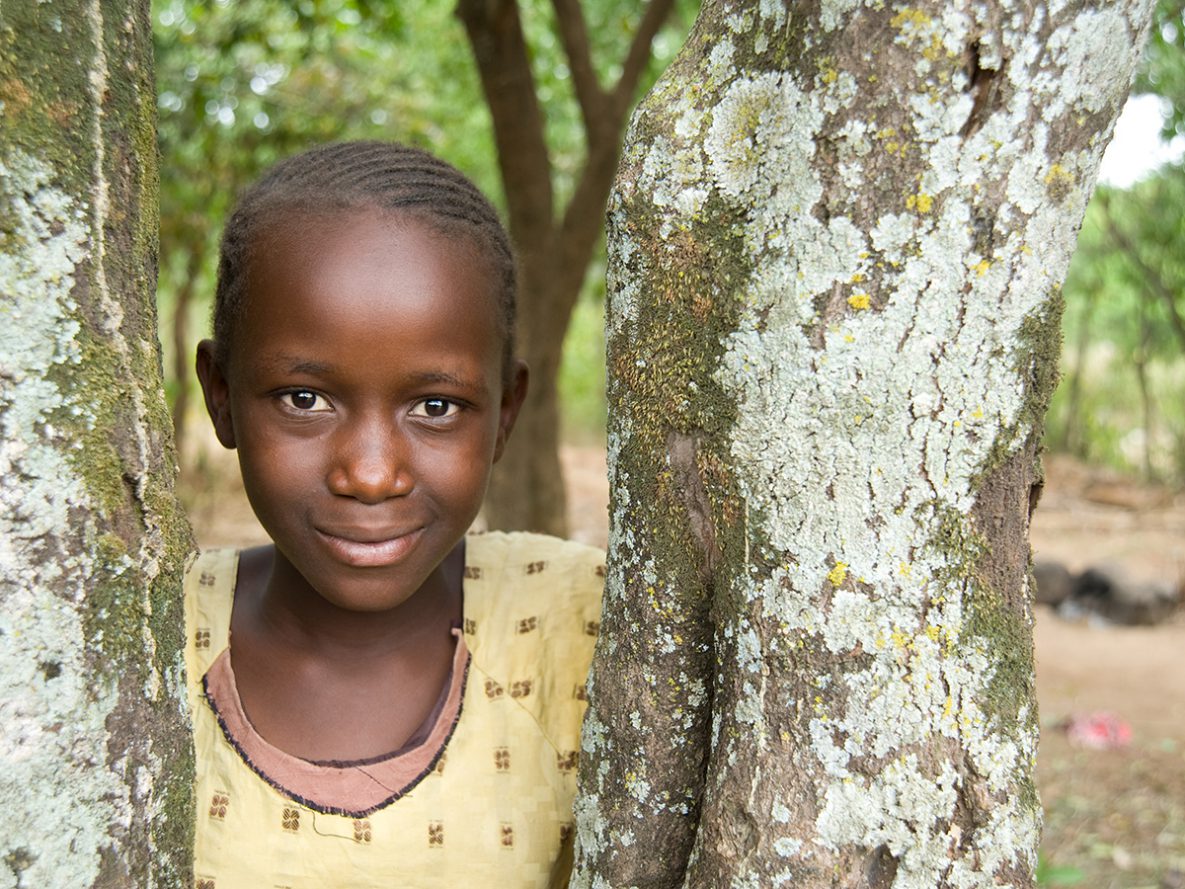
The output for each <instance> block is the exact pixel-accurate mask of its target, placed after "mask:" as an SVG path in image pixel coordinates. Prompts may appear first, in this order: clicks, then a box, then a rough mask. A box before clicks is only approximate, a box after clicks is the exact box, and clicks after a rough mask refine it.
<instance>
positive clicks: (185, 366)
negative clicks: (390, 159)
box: [153, 0, 694, 533]
mask: <svg viewBox="0 0 1185 889" xmlns="http://www.w3.org/2000/svg"><path fill="white" fill-rule="evenodd" d="M676 7H677V8H676ZM672 9H674V15H671V14H670V13H671V11H672ZM693 15H694V3H692V2H690V0H684V2H683V3H682V5H681V6H678V4H676V3H675V2H674V0H651V2H650V3H648V4H638V3H634V2H630V0H584V2H583V3H577V2H575V0H520V2H513V0H497V2H490V3H473V2H463V3H460V4H459V5H458V7H457V10H456V11H455V12H454V10H453V9H452V8H451V7H450V6H449V4H442V3H438V2H432V0H409V2H402V3H398V4H395V3H389V2H385V0H303V2H298V3H288V2H280V0H242V2H226V0H216V2H208V0H206V2H201V0H158V2H156V3H155V4H154V8H153V22H154V33H155V42H156V60H157V88H158V93H159V110H160V149H161V180H162V186H161V279H160V304H161V305H160V308H161V313H160V314H161V318H162V324H164V325H167V326H168V330H162V337H161V338H162V341H164V343H165V344H166V351H167V353H168V358H167V362H168V368H169V371H170V373H169V381H168V391H169V395H170V400H171V402H172V404H173V407H174V417H175V425H176V432H177V439H178V442H179V443H180V446H181V452H182V459H183V461H184V462H186V463H187V464H190V465H191V466H192V465H193V464H194V463H195V462H200V460H201V456H202V449H201V447H195V446H194V440H195V438H196V437H194V436H191V435H190V434H189V432H190V430H189V429H188V427H187V423H188V421H189V419H190V418H191V417H192V415H193V413H194V410H195V407H194V401H195V399H194V397H193V396H194V393H195V391H196V390H195V386H194V382H193V379H192V374H191V372H190V365H191V363H192V351H193V346H194V343H195V341H196V340H197V339H198V338H199V337H200V336H201V335H202V334H203V332H204V322H203V321H202V320H201V319H204V318H205V317H207V316H208V314H209V307H210V299H211V296H212V294H213V290H214V271H215V265H216V261H217V244H218V238H219V236H220V233H221V226H222V222H223V220H224V219H225V217H226V214H227V212H228V211H229V209H230V207H231V206H232V204H233V201H234V198H235V195H236V194H237V193H238V192H239V191H240V190H241V189H242V188H243V187H244V186H245V185H246V184H248V183H250V182H251V181H252V180H253V179H255V178H256V177H257V176H258V175H259V174H260V172H261V171H262V170H264V169H265V168H267V167H268V166H269V165H270V164H272V163H273V162H275V161H276V160H277V159H279V158H281V157H284V156H286V155H288V154H291V153H294V152H296V151H299V150H301V149H303V148H307V147H309V146H312V145H314V144H317V143H319V142H324V141H329V140H341V139H357V138H381V139H395V140H399V141H403V142H406V143H410V144H413V145H418V146H421V147H424V148H427V149H429V150H431V151H433V152H434V153H436V154H438V155H440V156H442V157H444V158H445V159H447V160H449V161H450V162H452V163H453V164H455V165H457V166H458V167H460V168H461V169H462V170H463V171H465V172H466V173H467V174H469V175H470V176H471V177H472V178H473V179H474V180H475V181H476V182H477V183H478V185H479V186H480V187H481V188H482V189H483V190H484V191H485V192H486V193H487V194H488V195H490V196H491V198H492V199H493V200H494V201H495V203H498V204H499V205H500V206H501V207H502V209H503V211H504V218H507V221H508V227H509V228H510V230H511V233H512V235H513V236H514V237H515V239H516V246H517V249H518V251H519V254H520V263H521V275H522V280H523V287H522V291H523V292H522V294H521V295H520V317H521V319H522V320H521V321H520V327H521V331H520V346H521V348H522V350H523V351H524V353H525V357H526V358H527V360H528V362H529V363H531V365H532V371H533V377H532V391H533V394H534V396H535V399H534V404H535V410H534V413H533V414H528V415H527V416H524V417H523V418H521V419H520V434H519V435H518V436H516V442H515V443H516V444H517V445H518V446H519V448H520V451H519V453H517V454H515V453H511V454H508V456H507V459H506V460H505V461H504V462H505V463H506V464H508V465H507V469H508V470H509V471H510V472H512V473H513V474H514V484H510V485H508V484H505V483H502V484H498V483H497V481H496V482H495V484H494V487H493V491H492V495H491V501H492V502H491V503H489V504H488V505H489V507H490V512H492V513H493V514H492V515H491V521H492V523H493V524H496V525H499V526H503V527H506V526H514V527H534V528H538V529H546V530H551V531H553V532H559V533H562V532H563V531H564V518H563V517H564V506H563V504H564V498H563V486H562V482H561V479H560V476H559V471H560V470H559V463H558V459H557V457H556V449H557V447H558V429H559V426H560V422H561V421H560V411H561V407H562V411H563V414H564V418H563V427H564V429H565V430H567V431H568V432H570V433H574V434H576V435H582V436H585V437H591V436H598V437H599V436H600V435H601V434H602V432H603V428H604V383H603V359H602V358H601V357H600V355H601V352H602V348H601V345H600V337H601V334H600V327H601V322H600V318H601V305H602V302H603V289H604V284H603V281H602V280H601V278H602V276H601V275H598V274H592V275H589V274H588V271H589V269H590V268H598V267H601V266H602V265H603V261H602V260H600V259H599V255H600V253H601V252H602V250H601V248H600V247H599V244H600V239H601V229H602V223H603V215H604V200H605V196H606V195H607V192H608V187H609V182H610V179H611V176H612V172H613V169H614V168H615V167H616V158H617V151H618V150H619V145H620V141H621V134H622V130H623V128H624V124H625V120H626V117H627V116H628V111H629V109H630V108H631V107H632V105H633V102H634V101H635V100H636V99H637V97H638V96H639V95H640V94H641V92H642V91H643V90H644V89H645V88H646V87H647V86H648V85H649V83H651V82H652V81H653V79H654V77H655V76H657V74H658V72H659V71H661V70H662V68H663V67H664V66H665V64H666V62H667V61H668V60H669V59H670V58H671V57H672V56H673V54H674V52H675V51H676V50H677V49H678V47H679V45H680V44H681V43H682V40H683V37H684V35H685V33H686V31H687V29H688V28H689V27H690V23H691V20H692V18H693ZM462 19H463V20H464V24H462ZM467 36H468V39H467ZM474 46H477V47H480V48H481V50H480V53H475V52H474V51H473V49H472V47H474ZM479 75H480V76H479ZM483 83H484V93H483ZM495 83H496V85H495ZM606 84H607V86H606ZM491 109H492V111H493V113H492V114H491ZM508 194H509V195H510V196H511V198H512V199H511V200H507V199H506V196H507V195H508ZM586 280H587V282H588V283H587V285H585V281H586ZM581 293H583V294H584V296H583V298H582V299H578V296H579V295H580V294H581ZM569 330H571V333H572V335H573V336H574V337H576V338H578V339H579V342H580V346H579V347H578V348H576V349H574V350H571V351H570V354H572V355H573V356H574V358H575V360H576V362H577V363H576V364H575V365H573V364H572V363H571V362H569V364H568V365H567V366H561V361H560V356H561V353H562V352H563V351H564V343H565V333H567V332H569ZM557 379H560V380H562V381H563V382H562V384H561V385H562V387H563V389H564V397H562V398H559V397H557V394H556V393H557V390H556V380H557Z"/></svg>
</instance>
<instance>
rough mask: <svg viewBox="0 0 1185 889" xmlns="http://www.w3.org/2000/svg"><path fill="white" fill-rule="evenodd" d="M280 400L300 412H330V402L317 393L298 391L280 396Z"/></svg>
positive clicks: (304, 390)
mask: <svg viewBox="0 0 1185 889" xmlns="http://www.w3.org/2000/svg"><path fill="white" fill-rule="evenodd" d="M280 399H281V400H282V401H283V402H284V403H285V404H286V405H288V407H291V408H294V409H295V410H298V411H303V412H311V413H317V412H319V411H327V410H329V402H328V401H326V400H325V399H324V398H323V397H321V396H320V395H318V394H317V393H316V392H310V391H309V390H308V389H297V390H296V391H295V392H285V393H284V394H283V395H281V396H280Z"/></svg>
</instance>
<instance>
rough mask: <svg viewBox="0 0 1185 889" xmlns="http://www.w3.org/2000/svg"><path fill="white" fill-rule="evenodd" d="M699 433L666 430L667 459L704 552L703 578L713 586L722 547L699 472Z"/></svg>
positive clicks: (700, 548) (700, 549) (691, 526)
mask: <svg viewBox="0 0 1185 889" xmlns="http://www.w3.org/2000/svg"><path fill="white" fill-rule="evenodd" d="M698 450H699V436H696V435H688V434H687V433H685V432H678V431H676V430H674V429H672V430H670V431H669V432H668V433H667V461H668V463H669V464H670V467H671V472H672V473H673V474H674V477H675V478H674V480H675V489H676V490H677V491H678V492H679V498H680V499H681V500H682V501H683V506H684V507H685V508H686V510H687V525H688V528H690V530H691V534H692V537H694V538H695V543H696V546H697V547H698V549H699V551H700V552H701V553H702V554H703V561H702V563H701V564H700V565H699V566H698V568H699V574H700V578H701V579H702V580H703V582H704V584H705V586H710V585H711V584H712V580H713V578H714V577H715V574H716V566H717V565H719V564H720V558H721V552H720V546H719V544H717V542H716V523H715V522H714V521H713V519H712V503H711V501H710V500H709V498H708V491H707V488H705V487H704V480H703V476H702V475H701V474H700V469H699V464H698V462H697V459H696V458H697V454H698Z"/></svg>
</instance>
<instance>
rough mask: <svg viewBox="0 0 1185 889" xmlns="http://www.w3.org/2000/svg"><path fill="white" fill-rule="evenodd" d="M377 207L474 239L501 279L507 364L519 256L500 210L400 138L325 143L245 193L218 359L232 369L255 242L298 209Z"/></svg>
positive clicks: (231, 240) (217, 312) (220, 311)
mask: <svg viewBox="0 0 1185 889" xmlns="http://www.w3.org/2000/svg"><path fill="white" fill-rule="evenodd" d="M364 207H365V208H374V209H378V210H386V211H393V212H396V213H400V214H404V215H407V216H411V217H414V218H416V219H417V220H418V221H421V222H423V223H425V224H426V225H428V226H430V227H431V228H433V229H435V230H436V231H437V232H438V233H440V234H443V235H446V236H460V237H466V238H468V240H469V241H470V242H471V243H472V244H473V246H475V247H477V248H478V249H479V250H480V251H481V252H482V253H483V254H485V256H486V258H487V260H488V261H489V263H490V266H491V271H493V272H494V278H493V280H494V281H495V282H496V283H497V284H498V291H497V299H498V310H499V311H498V315H499V319H500V321H501V326H502V328H503V329H502V331H501V332H502V338H503V343H504V350H503V354H504V360H503V366H504V367H505V368H506V370H507V371H508V370H509V367H510V358H511V356H512V355H513V351H514V319H515V287H516V284H515V262H514V251H513V250H512V249H511V246H510V238H509V236H508V235H507V234H506V229H505V228H503V226H502V223H501V221H500V220H499V219H498V214H497V212H496V211H495V210H494V208H493V206H492V205H491V204H490V202H489V201H488V200H487V199H486V197H485V195H483V194H482V193H481V191H480V190H478V188H477V186H476V185H474V184H473V183H472V182H471V181H470V180H469V179H468V178H467V177H466V176H465V175H464V174H463V173H462V172H461V171H460V170H458V169H457V168H456V167H453V166H452V165H451V164H448V163H446V162H444V161H442V160H440V159H439V158H437V157H434V156H433V155H431V154H429V153H428V152H426V151H423V150H421V149H419V148H412V147H410V146H407V145H400V144H398V143H393V142H376V141H359V142H339V143H334V144H330V145H323V146H320V147H318V148H314V149H312V150H310V151H306V152H304V153H303V154H298V155H295V156H294V157H290V158H287V159H285V160H283V161H280V162H279V163H278V164H276V165H275V166H274V167H272V168H271V170H269V171H268V172H267V174H265V175H264V176H263V178H261V179H260V180H259V181H258V182H256V183H255V184H254V185H252V186H251V187H250V188H249V189H247V191H246V192H245V193H244V194H243V195H242V197H241V198H240V199H239V202H238V205H237V206H236V207H235V210H234V212H233V213H232V214H231V217H230V219H229V221H228V222H227V224H226V229H225V230H224V231H223V233H222V244H221V247H220V250H219V258H218V287H217V290H216V291H215V295H214V341H215V344H216V346H215V349H216V360H217V362H218V364H219V365H220V366H221V367H222V368H223V369H225V368H226V366H227V359H228V358H229V356H230V345H231V340H232V339H233V338H234V329H235V327H236V326H237V323H238V322H239V320H240V319H241V318H242V316H243V310H244V306H245V304H246V299H247V277H248V271H249V266H250V261H251V251H252V247H253V245H255V244H256V243H257V241H258V238H259V235H260V233H261V232H262V231H264V230H265V229H266V228H267V226H268V225H271V224H274V223H275V222H276V220H277V219H280V218H283V216H284V214H285V213H287V212H291V211H293V210H309V211H315V212H324V211H326V210H329V211H332V210H344V209H349V208H364Z"/></svg>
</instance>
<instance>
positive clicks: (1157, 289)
mask: <svg viewBox="0 0 1185 889" xmlns="http://www.w3.org/2000/svg"><path fill="white" fill-rule="evenodd" d="M1100 203H1101V205H1102V209H1103V218H1104V219H1105V220H1106V221H1107V231H1108V233H1109V234H1110V235H1111V237H1112V238H1113V239H1114V241H1115V243H1116V244H1118V245H1119V249H1121V250H1122V251H1123V252H1124V254H1125V255H1126V256H1127V258H1128V259H1129V260H1130V261H1131V263H1132V265H1134V266H1135V267H1136V271H1138V272H1139V273H1140V275H1141V276H1142V277H1143V279H1144V283H1145V284H1147V285H1148V287H1149V288H1150V289H1151V290H1152V291H1153V292H1154V293H1155V294H1156V295H1157V296H1159V297H1160V299H1161V301H1162V302H1163V303H1164V306H1165V309H1167V310H1168V315H1169V323H1170V324H1171V326H1172V328H1173V333H1175V334H1176V335H1177V339H1179V340H1180V342H1181V348H1182V349H1185V318H1182V317H1181V311H1180V309H1178V308H1177V295H1176V293H1174V291H1173V289H1172V288H1171V287H1169V286H1168V285H1167V284H1165V282H1164V279H1163V278H1161V277H1160V274H1159V272H1157V271H1156V269H1154V268H1152V267H1151V266H1150V265H1149V264H1148V263H1147V262H1145V261H1144V258H1143V257H1142V256H1140V254H1139V252H1138V251H1137V250H1136V245H1135V243H1133V241H1132V239H1131V238H1129V237H1128V236H1127V232H1125V231H1124V230H1123V229H1122V228H1120V226H1119V223H1118V222H1117V221H1116V220H1115V217H1114V216H1112V215H1111V204H1110V203H1109V202H1108V201H1107V200H1106V199H1104V200H1102V201H1101V202H1100Z"/></svg>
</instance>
